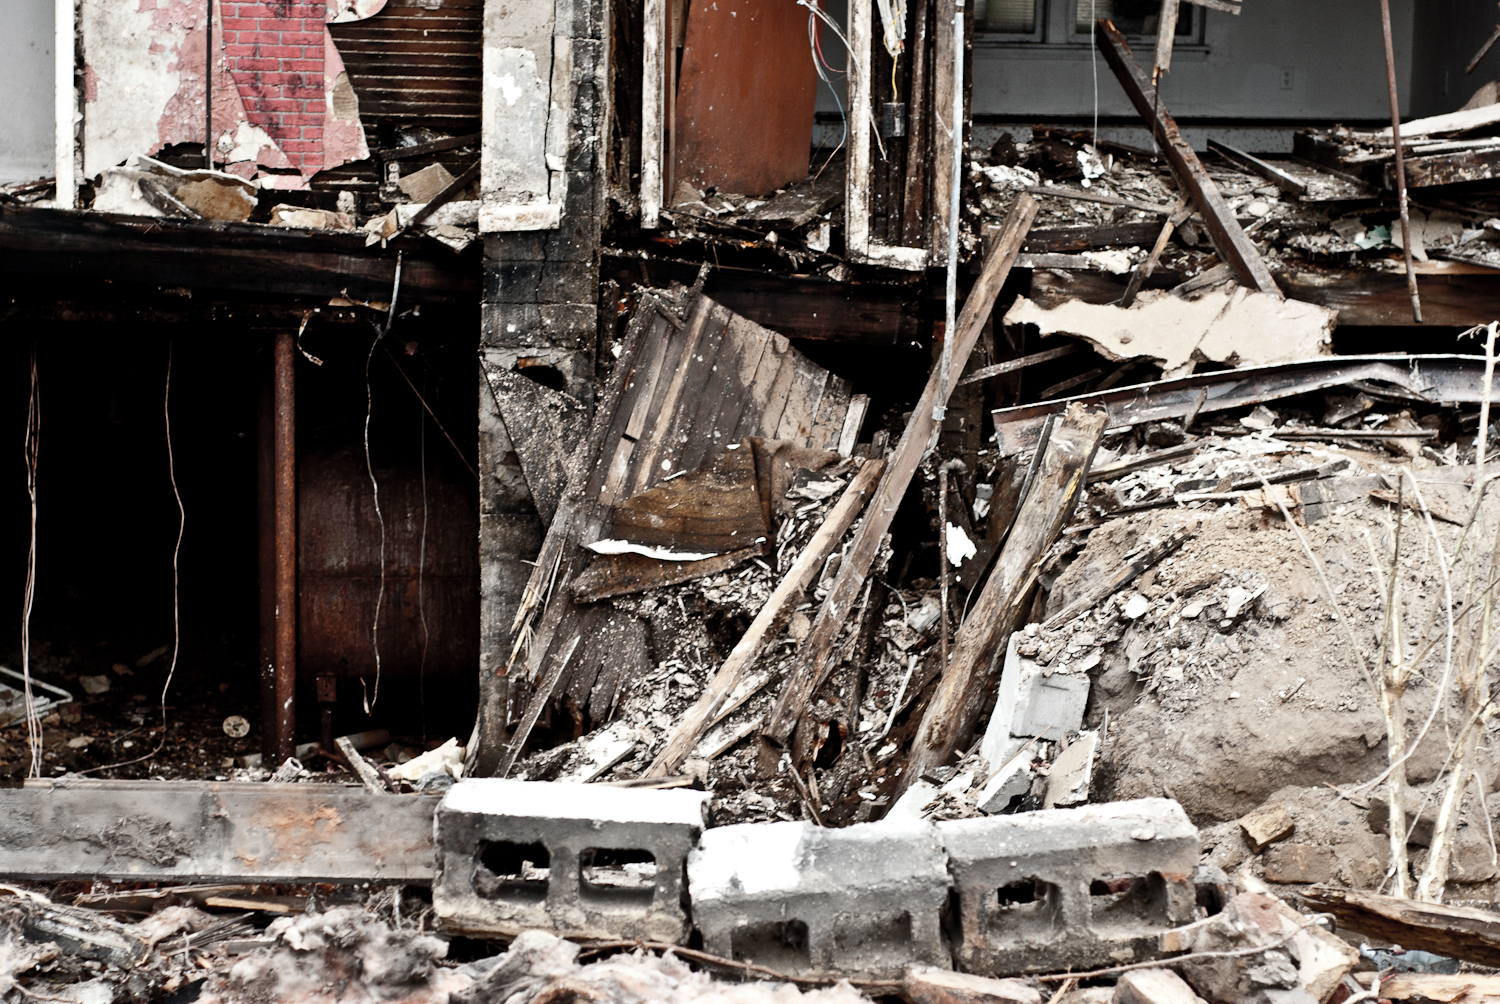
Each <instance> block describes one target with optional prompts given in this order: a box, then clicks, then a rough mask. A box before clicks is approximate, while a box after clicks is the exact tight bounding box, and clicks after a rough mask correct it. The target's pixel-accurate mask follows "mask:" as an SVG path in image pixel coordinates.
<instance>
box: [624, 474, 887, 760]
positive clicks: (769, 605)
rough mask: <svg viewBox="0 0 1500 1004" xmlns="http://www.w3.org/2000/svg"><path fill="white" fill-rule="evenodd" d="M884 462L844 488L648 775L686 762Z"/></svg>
mask: <svg viewBox="0 0 1500 1004" xmlns="http://www.w3.org/2000/svg"><path fill="white" fill-rule="evenodd" d="M884 467H885V464H884V462H883V461H880V460H867V461H865V462H864V464H863V465H862V466H861V467H860V469H859V472H858V473H857V474H855V476H854V480H853V481H851V482H850V483H849V487H848V488H846V489H844V494H843V495H841V496H840V497H839V500H838V502H837V503H836V504H835V505H834V507H833V509H832V510H830V512H829V513H828V517H827V518H826V519H824V520H823V525H822V526H820V527H818V530H817V532H816V533H814V534H813V536H812V539H811V540H809V541H808V542H807V546H806V547H804V548H803V549H802V553H801V554H799V555H798V556H797V560H796V561H794V562H793V563H792V567H791V568H789V569H787V573H786V575H784V576H782V578H781V581H780V582H779V583H777V585H776V589H775V591H774V592H772V593H771V595H770V597H769V598H768V599H767V600H766V603H765V605H764V606H763V607H761V608H760V611H759V612H758V613H757V614H756V615H755V620H754V621H752V622H751V624H750V626H749V627H748V628H747V629H746V630H745V633H744V635H742V636H741V637H740V640H739V641H738V642H736V643H735V646H734V648H733V649H732V650H731V651H730V653H729V658H727V659H725V660H724V664H723V665H722V666H720V667H719V671H718V672H717V673H715V674H714V677H713V679H712V680H710V681H709V682H708V686H706V687H704V688H703V693H702V694H700V695H698V700H697V701H695V702H694V703H693V706H692V707H691V708H689V709H688V710H687V712H686V713H685V714H684V715H683V716H682V718H681V719H680V720H679V721H678V722H677V724H676V725H675V726H673V728H672V732H671V734H670V735H669V736H667V741H666V743H665V744H664V745H663V746H662V749H661V752H660V753H658V754H657V755H656V759H655V760H653V761H652V762H651V766H650V767H648V768H647V769H646V776H647V777H664V776H666V775H667V774H670V773H672V772H673V771H675V770H676V769H677V768H678V767H680V766H682V761H683V760H685V759H686V758H687V756H688V754H689V753H691V752H692V750H693V747H694V746H695V745H696V744H697V742H698V740H699V739H700V738H701V737H702V735H703V733H704V732H705V731H706V730H707V729H708V727H709V725H710V724H711V723H712V722H713V721H714V720H715V716H716V715H717V713H718V711H719V709H720V707H721V706H722V705H724V704H725V702H727V701H728V700H729V699H730V697H731V696H733V694H734V692H735V690H736V689H737V688H738V687H739V686H740V683H741V681H743V680H744V678H745V676H746V674H747V673H748V671H749V670H750V668H751V667H752V666H753V665H754V664H755V660H756V658H757V657H758V656H759V655H760V652H761V648H762V647H763V646H764V644H765V641H766V638H767V636H768V635H769V634H770V633H771V632H772V631H774V630H776V628H777V626H778V625H779V623H780V622H781V621H782V620H783V619H784V618H785V617H786V616H787V615H789V613H790V608H791V606H792V605H793V604H794V603H796V601H797V600H798V598H800V597H801V596H802V594H803V591H804V590H806V589H807V586H808V584H809V583H810V582H811V581H812V578H813V576H814V575H815V574H817V573H818V572H819V571H821V570H822V568H823V563H824V562H825V561H826V560H827V558H828V555H829V553H830V552H831V551H832V550H833V547H834V545H835V544H837V543H838V542H839V541H840V540H842V539H843V537H844V534H845V533H847V532H848V530H849V527H850V526H852V525H853V524H854V520H855V519H856V518H857V517H858V516H859V514H860V512H861V511H862V510H863V509H864V507H865V503H866V502H867V501H868V500H869V497H870V495H871V493H872V492H873V491H874V489H875V484H876V479H877V478H878V477H879V476H880V474H881V472H882V471H883V469H884ZM746 696H747V697H748V696H749V695H746ZM736 741H738V740H736Z"/></svg>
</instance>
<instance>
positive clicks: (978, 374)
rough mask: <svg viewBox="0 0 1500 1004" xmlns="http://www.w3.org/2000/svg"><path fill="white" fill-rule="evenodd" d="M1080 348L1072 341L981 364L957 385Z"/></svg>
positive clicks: (1060, 356)
mask: <svg viewBox="0 0 1500 1004" xmlns="http://www.w3.org/2000/svg"><path fill="white" fill-rule="evenodd" d="M1081 348H1083V346H1082V345H1079V344H1078V343H1077V342H1074V343H1072V344H1069V345H1059V346H1058V347H1057V348H1055V349H1044V350H1042V351H1041V352H1033V353H1031V354H1030V355H1027V356H1021V357H1020V358H1018V359H1007V360H1006V361H1005V362H1003V363H995V364H994V365H993V366H981V367H980V368H979V369H977V370H975V371H974V372H972V373H970V374H969V375H968V376H966V377H964V378H963V379H962V380H960V381H959V382H958V384H957V386H959V387H962V386H963V385H964V384H970V383H978V382H979V381H981V380H988V379H989V378H990V377H997V376H1001V375H1002V374H1005V373H1014V372H1015V371H1016V370H1023V369H1025V368H1026V367H1028V366H1035V365H1037V364H1038V363H1045V362H1050V361H1051V360H1053V359H1061V358H1062V357H1063V356H1070V355H1072V354H1073V353H1074V352H1077V351H1078V350H1079V349H1081Z"/></svg>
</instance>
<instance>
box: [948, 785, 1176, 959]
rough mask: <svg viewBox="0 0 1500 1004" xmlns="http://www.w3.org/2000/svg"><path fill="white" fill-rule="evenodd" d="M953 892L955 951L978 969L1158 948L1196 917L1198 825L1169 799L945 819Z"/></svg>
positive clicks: (1134, 955) (1144, 954)
mask: <svg viewBox="0 0 1500 1004" xmlns="http://www.w3.org/2000/svg"><path fill="white" fill-rule="evenodd" d="M937 829H938V832H939V834H940V835H941V837H942V840H943V847H944V849H945V850H946V852H947V856H948V867H949V870H950V871H951V872H952V875H953V884H954V887H955V890H956V893H957V900H958V914H957V916H956V917H954V918H952V923H953V924H954V926H955V928H956V934H955V951H954V957H955V959H956V960H957V962H958V966H959V968H960V969H963V970H965V971H967V972H973V973H982V974H985V975H989V974H992V973H998V972H1004V973H1025V972H1040V971H1055V970H1058V969H1065V968H1068V967H1070V966H1071V967H1078V968H1089V967H1093V966H1104V965H1113V964H1115V963H1122V962H1133V961H1138V960H1143V959H1148V958H1153V957H1155V956H1156V955H1157V953H1158V949H1157V935H1158V934H1159V933H1160V932H1161V931H1163V930H1165V929H1166V928H1169V927H1175V926H1177V925H1179V924H1184V923H1187V922H1189V921H1191V920H1192V919H1193V908H1194V905H1195V900H1196V894H1195V891H1194V888H1193V882H1192V878H1193V872H1194V869H1195V868H1196V867H1197V864H1198V831H1197V829H1195V828H1194V826H1193V824H1192V823H1191V822H1189V821H1188V818H1187V815H1186V814H1185V813H1183V811H1182V807H1181V806H1180V805H1178V804H1177V803H1176V802H1174V801H1171V800H1169V799H1165V798H1143V799H1137V800H1135V801H1130V802H1110V803H1106V804H1102V805H1086V806H1082V807H1079V808H1076V809H1047V810H1043V811H1040V812H1024V813H1018V814H1016V815H1013V816H989V817H986V818H983V819H959V820H951V821H948V822H942V823H938V824H937Z"/></svg>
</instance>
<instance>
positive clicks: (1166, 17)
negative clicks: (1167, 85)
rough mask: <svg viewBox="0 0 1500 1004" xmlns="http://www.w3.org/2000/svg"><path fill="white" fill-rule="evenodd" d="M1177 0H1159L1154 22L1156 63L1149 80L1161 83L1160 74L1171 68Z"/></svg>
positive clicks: (1175, 29)
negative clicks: (1158, 8) (1159, 7)
mask: <svg viewBox="0 0 1500 1004" xmlns="http://www.w3.org/2000/svg"><path fill="white" fill-rule="evenodd" d="M1177 6H1178V4H1177V0H1161V15H1160V16H1159V17H1158V18H1157V22H1156V65H1155V67H1154V70H1153V72H1152V74H1151V81H1152V83H1155V84H1160V83H1161V78H1162V74H1164V73H1166V72H1167V71H1168V70H1170V69H1171V68H1172V43H1173V42H1174V41H1175V40H1176V35H1177Z"/></svg>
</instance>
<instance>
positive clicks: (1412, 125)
mask: <svg viewBox="0 0 1500 1004" xmlns="http://www.w3.org/2000/svg"><path fill="white" fill-rule="evenodd" d="M1497 122H1500V105H1481V106H1480V107H1478V108H1466V109H1464V110H1463V111H1457V112H1448V113H1447V114H1445V115H1433V116H1430V117H1428V118H1425V119H1412V120H1411V121H1410V122H1403V123H1401V135H1402V136H1405V137H1406V138H1407V139H1415V138H1416V137H1418V136H1451V135H1453V134H1455V133H1461V132H1470V131H1472V130H1474V129H1482V128H1484V127H1485V126H1492V125H1495V124H1496V123H1497ZM1374 136H1376V137H1379V138H1381V139H1384V140H1385V141H1386V142H1388V143H1389V142H1392V139H1391V136H1392V133H1391V127H1390V126H1386V127H1385V128H1384V129H1381V130H1380V131H1378V132H1376V133H1375V134H1374ZM1358 138H1360V139H1365V138H1366V136H1365V135H1364V134H1361V135H1360V136H1359V137H1358ZM1372 138H1373V137H1372Z"/></svg>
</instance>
